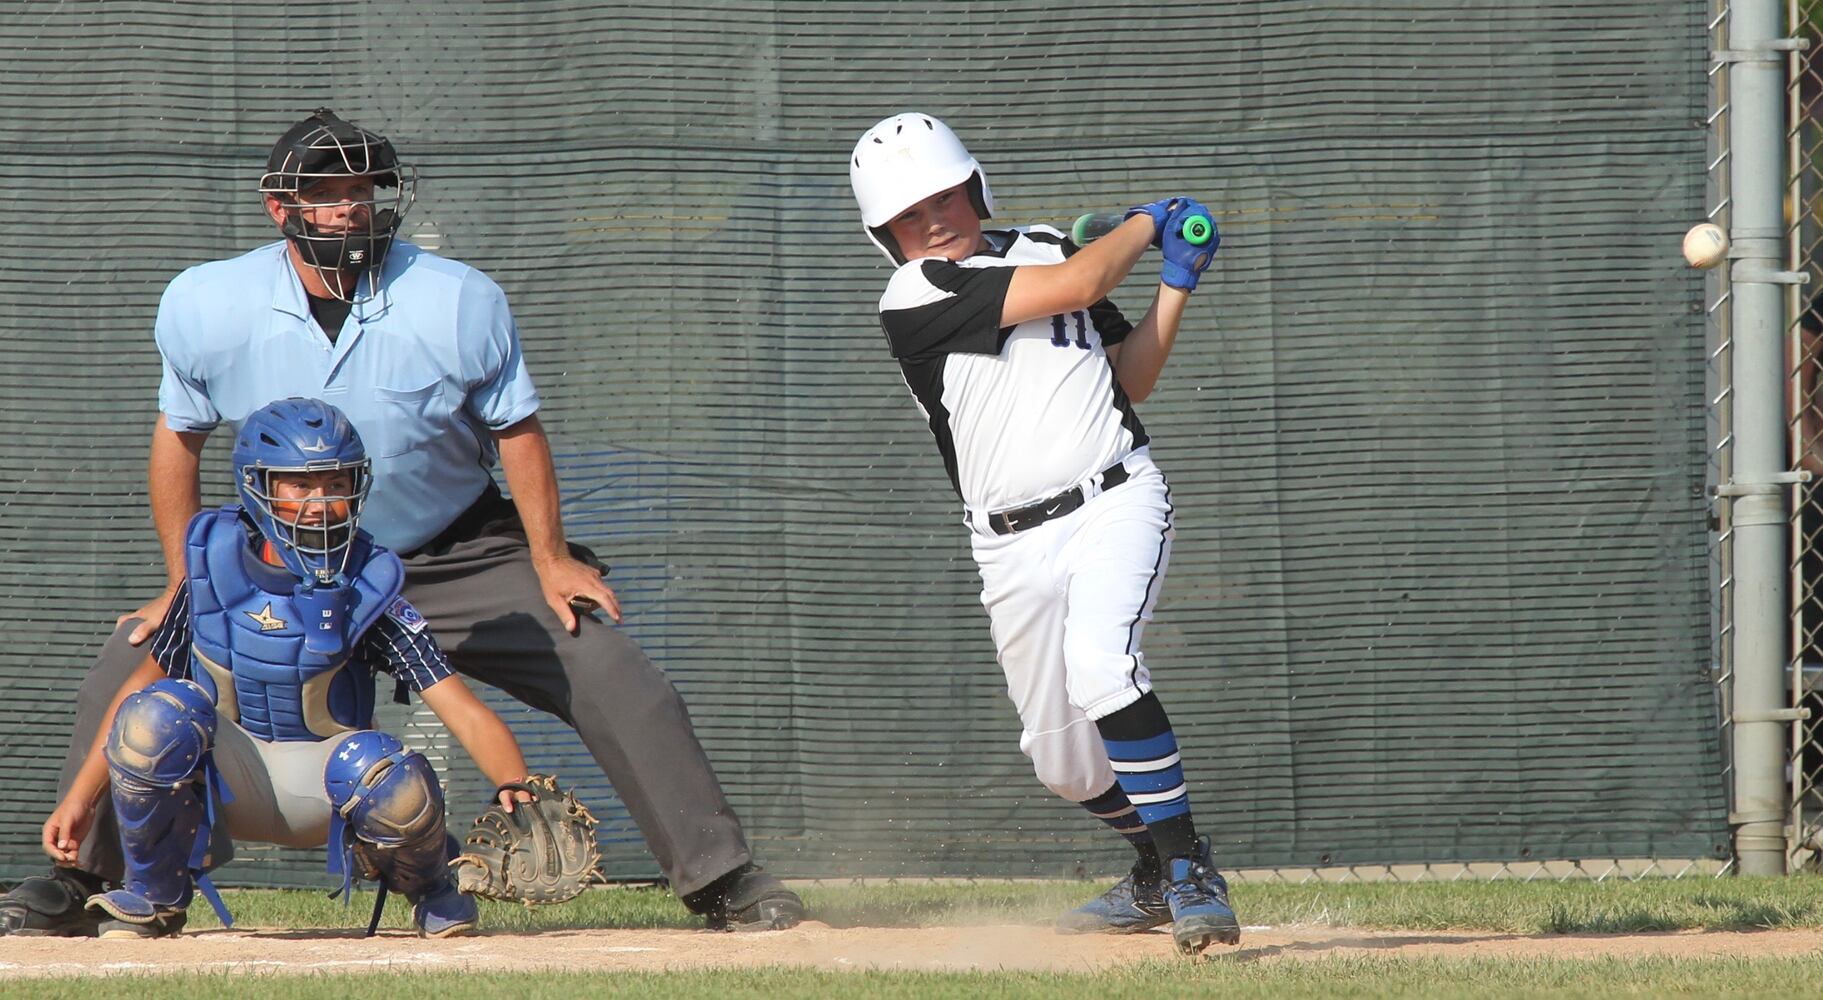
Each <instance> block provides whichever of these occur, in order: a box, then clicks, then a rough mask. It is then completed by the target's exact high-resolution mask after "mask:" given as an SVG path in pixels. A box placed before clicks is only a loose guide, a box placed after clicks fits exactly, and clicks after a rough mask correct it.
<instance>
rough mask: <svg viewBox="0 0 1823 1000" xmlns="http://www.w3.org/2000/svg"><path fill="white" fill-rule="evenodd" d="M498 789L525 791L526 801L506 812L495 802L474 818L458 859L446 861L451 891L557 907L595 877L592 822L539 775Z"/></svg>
mask: <svg viewBox="0 0 1823 1000" xmlns="http://www.w3.org/2000/svg"><path fill="white" fill-rule="evenodd" d="M500 787H501V790H506V789H509V788H510V789H520V790H523V791H526V792H530V793H531V795H532V801H530V802H515V803H513V811H512V812H510V813H509V812H507V811H506V810H505V809H503V808H501V807H500V803H499V802H498V801H495V802H494V804H493V805H491V806H488V807H487V809H485V810H483V811H482V813H481V815H479V816H476V817H475V825H474V828H473V829H471V830H470V831H469V834H468V839H467V841H465V842H464V845H463V847H464V850H463V853H462V855H461V856H459V857H457V858H456V860H454V861H451V862H450V863H449V865H450V867H451V868H453V869H455V871H456V886H457V888H459V889H461V890H462V891H463V892H467V893H472V894H474V895H476V896H485V897H487V898H488V899H502V900H516V901H518V902H521V903H524V904H525V905H527V906H533V905H536V904H539V903H561V902H563V901H564V900H566V899H570V898H571V897H573V896H575V895H576V894H577V893H580V892H581V891H582V890H583V889H584V888H586V887H587V886H588V884H589V883H590V882H593V881H596V880H598V879H600V878H601V872H600V870H599V869H598V868H597V867H596V866H597V865H599V864H600V863H601V848H600V847H599V846H597V845H596V843H595V826H596V819H595V817H594V816H593V815H591V814H590V813H589V809H588V807H587V806H585V805H583V804H582V803H581V802H578V801H576V793H575V792H565V791H562V790H561V789H559V788H558V787H557V779H556V778H553V777H551V776H550V775H545V774H534V775H530V776H529V777H527V778H526V779H525V781H524V782H523V783H520V782H513V783H511V784H506V785H502V786H500Z"/></svg>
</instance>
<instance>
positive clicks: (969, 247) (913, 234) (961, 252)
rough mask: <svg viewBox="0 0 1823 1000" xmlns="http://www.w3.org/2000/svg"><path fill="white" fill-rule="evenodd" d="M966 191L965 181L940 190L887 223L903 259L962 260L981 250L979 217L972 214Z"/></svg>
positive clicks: (973, 209)
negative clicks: (937, 258)
mask: <svg viewBox="0 0 1823 1000" xmlns="http://www.w3.org/2000/svg"><path fill="white" fill-rule="evenodd" d="M967 188H968V184H967V183H966V182H964V183H962V184H958V185H956V186H955V187H953V188H950V189H949V190H947V191H939V192H937V193H936V194H933V195H931V196H930V197H929V198H926V199H924V200H923V201H921V202H918V203H917V204H916V205H913V206H912V207H910V208H908V209H906V210H905V211H903V212H900V213H899V214H898V215H896V216H894V217H893V218H892V219H891V220H889V221H888V222H887V223H886V232H887V233H888V234H889V235H890V236H892V238H893V239H894V240H895V241H897V242H898V244H899V253H900V254H901V255H903V256H904V257H905V259H907V260H916V259H918V258H919V257H944V258H947V259H949V260H962V259H963V258H964V257H972V256H974V255H975V254H976V253H977V252H979V251H980V249H981V217H980V216H978V215H976V214H975V205H974V203H973V202H971V201H970V200H969V197H968V191H967Z"/></svg>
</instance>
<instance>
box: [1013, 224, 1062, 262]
mask: <svg viewBox="0 0 1823 1000" xmlns="http://www.w3.org/2000/svg"><path fill="white" fill-rule="evenodd" d="M1019 235H1021V236H1023V237H1025V238H1026V239H1028V240H1031V241H1032V242H1033V243H1049V244H1050V245H1051V246H1054V247H1056V246H1062V245H1064V244H1065V243H1069V242H1070V238H1069V237H1067V236H1056V235H1053V234H1051V233H1041V232H1038V231H1037V230H1032V229H1028V230H1026V231H1025V232H1023V233H1020V234H1019ZM1069 255H1070V251H1068V250H1065V251H1064V256H1065V257H1068V256H1069Z"/></svg>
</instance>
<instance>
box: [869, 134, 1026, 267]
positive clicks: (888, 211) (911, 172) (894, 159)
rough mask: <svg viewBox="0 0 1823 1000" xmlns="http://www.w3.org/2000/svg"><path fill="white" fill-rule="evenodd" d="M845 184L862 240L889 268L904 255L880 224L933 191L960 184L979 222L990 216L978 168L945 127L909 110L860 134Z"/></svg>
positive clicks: (989, 202) (991, 208) (991, 211)
mask: <svg viewBox="0 0 1823 1000" xmlns="http://www.w3.org/2000/svg"><path fill="white" fill-rule="evenodd" d="M848 182H849V184H851V185H853V187H854V189H855V201H856V202H858V203H859V204H860V206H861V224H862V228H863V229H865V230H866V231H867V238H868V239H870V240H873V242H874V246H877V247H879V248H880V251H881V252H882V253H884V254H886V256H887V257H888V258H890V259H891V260H892V262H893V263H895V264H903V263H905V257H904V255H902V254H900V253H899V245H898V243H897V241H895V240H894V239H893V238H892V234H891V233H888V232H887V231H886V224H887V223H888V222H890V221H892V218H893V217H894V216H896V215H898V214H899V213H900V212H903V211H905V210H906V209H908V208H910V207H912V206H913V205H916V204H917V203H918V202H920V201H923V200H924V199H926V198H929V197H930V196H931V195H933V194H936V193H937V192H939V191H943V190H947V189H949V188H953V187H955V186H956V185H958V184H962V183H964V182H966V183H967V184H968V195H969V200H970V201H972V202H974V204H975V214H976V215H978V216H980V217H981V218H983V219H987V218H992V217H993V215H994V194H993V192H992V191H991V190H989V189H988V186H987V175H986V174H984V173H982V172H981V164H979V163H976V162H975V158H974V157H972V156H970V155H969V154H968V149H966V148H965V147H964V146H963V145H962V140H961V139H958V138H956V133H954V132H951V131H950V129H949V126H948V125H945V124H943V123H942V122H940V121H938V120H937V119H935V118H932V117H931V116H930V115H925V114H919V113H918V112H915V111H907V112H905V113H903V114H897V115H893V116H892V117H891V118H887V119H885V120H883V121H881V122H880V123H879V124H878V125H875V126H874V127H873V128H870V129H868V130H867V131H866V132H864V133H862V135H861V141H859V142H857V143H855V151H854V156H852V157H851V158H850V159H849V161H848Z"/></svg>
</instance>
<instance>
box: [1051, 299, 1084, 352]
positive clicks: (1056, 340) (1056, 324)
mask: <svg viewBox="0 0 1823 1000" xmlns="http://www.w3.org/2000/svg"><path fill="white" fill-rule="evenodd" d="M1070 316H1071V318H1073V319H1075V320H1076V346H1077V347H1080V348H1082V349H1083V350H1085V351H1086V350H1088V349H1089V329H1088V327H1089V324H1088V317H1087V316H1086V315H1084V314H1083V312H1082V310H1080V309H1078V310H1077V311H1075V312H1073V313H1071V314H1070ZM1051 343H1052V344H1053V345H1055V346H1057V347H1068V346H1070V340H1069V338H1068V337H1067V336H1065V335H1064V332H1063V314H1062V313H1058V314H1057V315H1055V316H1052V317H1051Z"/></svg>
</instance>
